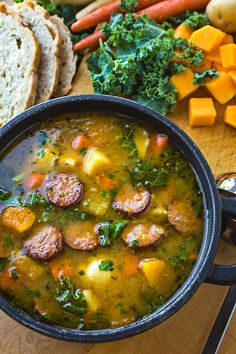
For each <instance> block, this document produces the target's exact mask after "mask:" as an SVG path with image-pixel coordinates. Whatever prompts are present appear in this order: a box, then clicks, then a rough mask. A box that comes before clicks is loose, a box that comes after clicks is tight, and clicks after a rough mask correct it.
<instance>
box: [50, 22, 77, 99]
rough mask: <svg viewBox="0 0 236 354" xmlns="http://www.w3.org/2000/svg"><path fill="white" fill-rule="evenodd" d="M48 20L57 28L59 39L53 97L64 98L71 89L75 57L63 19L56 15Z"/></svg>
mask: <svg viewBox="0 0 236 354" xmlns="http://www.w3.org/2000/svg"><path fill="white" fill-rule="evenodd" d="M50 20H51V22H52V23H53V24H55V25H56V26H57V29H58V31H59V35H60V37H61V49H60V76H59V83H58V88H57V90H56V92H55V93H54V96H55V97H60V96H65V95H66V94H67V93H68V92H69V91H70V89H71V87H72V80H73V77H74V76H75V72H76V61H77V60H76V56H75V54H74V51H73V44H72V41H71V35H70V31H69V30H68V28H67V27H66V25H65V24H64V21H63V19H61V18H60V17H58V16H57V15H54V16H51V17H50Z"/></svg>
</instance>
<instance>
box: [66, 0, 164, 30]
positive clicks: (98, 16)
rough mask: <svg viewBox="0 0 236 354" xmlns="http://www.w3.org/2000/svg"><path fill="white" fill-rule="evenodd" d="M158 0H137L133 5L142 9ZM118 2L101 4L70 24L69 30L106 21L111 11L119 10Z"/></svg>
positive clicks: (82, 28)
mask: <svg viewBox="0 0 236 354" xmlns="http://www.w3.org/2000/svg"><path fill="white" fill-rule="evenodd" d="M160 1H161V0H139V1H138V2H137V4H136V5H135V9H137V10H139V9H143V8H145V7H147V6H150V5H152V4H155V3H157V2H160ZM120 3H121V1H120V0H116V1H114V2H111V3H109V4H106V5H104V6H101V7H100V8H99V9H97V10H96V11H93V12H91V13H90V14H88V15H87V16H84V17H82V18H80V19H79V20H78V21H76V22H75V23H73V25H72V26H71V30H72V31H74V32H77V31H81V30H85V29H87V28H90V27H93V26H96V25H98V24H99V23H101V22H106V21H108V20H109V19H110V18H111V15H112V13H113V12H121V10H120Z"/></svg>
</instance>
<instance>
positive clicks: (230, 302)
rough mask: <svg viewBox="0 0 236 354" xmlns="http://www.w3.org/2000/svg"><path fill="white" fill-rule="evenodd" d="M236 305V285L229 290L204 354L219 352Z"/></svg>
mask: <svg viewBox="0 0 236 354" xmlns="http://www.w3.org/2000/svg"><path fill="white" fill-rule="evenodd" d="M235 305H236V285H233V286H231V287H230V288H229V290H228V292H227V294H226V296H225V300H224V302H223V304H222V306H221V309H220V312H219V314H218V316H217V318H216V320H215V323H214V326H213V328H212V330H211V333H210V335H209V337H208V340H207V342H206V345H205V347H204V349H203V351H202V354H215V353H217V352H218V350H219V348H220V345H221V342H222V340H223V338H224V335H225V332H226V330H227V328H228V325H229V323H230V320H231V317H232V316H233V313H234V310H235V307H236V306H235Z"/></svg>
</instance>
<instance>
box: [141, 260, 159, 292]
mask: <svg viewBox="0 0 236 354" xmlns="http://www.w3.org/2000/svg"><path fill="white" fill-rule="evenodd" d="M138 268H139V269H140V271H141V273H142V274H143V276H144V277H145V278H146V279H147V281H148V283H149V284H150V285H151V286H155V285H156V284H157V282H158V280H159V278H160V277H161V276H162V274H163V270H164V268H165V262H164V261H161V260H160V259H156V258H145V259H142V260H141V261H140V262H139V265H138Z"/></svg>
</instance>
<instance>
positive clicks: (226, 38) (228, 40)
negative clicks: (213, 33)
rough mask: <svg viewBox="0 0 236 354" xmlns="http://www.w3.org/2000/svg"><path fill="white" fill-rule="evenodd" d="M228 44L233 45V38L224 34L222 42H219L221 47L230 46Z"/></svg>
mask: <svg viewBox="0 0 236 354" xmlns="http://www.w3.org/2000/svg"><path fill="white" fill-rule="evenodd" d="M230 43H234V38H233V36H232V34H226V35H225V36H224V39H223V41H222V42H221V45H224V44H230Z"/></svg>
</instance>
